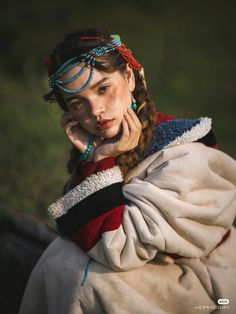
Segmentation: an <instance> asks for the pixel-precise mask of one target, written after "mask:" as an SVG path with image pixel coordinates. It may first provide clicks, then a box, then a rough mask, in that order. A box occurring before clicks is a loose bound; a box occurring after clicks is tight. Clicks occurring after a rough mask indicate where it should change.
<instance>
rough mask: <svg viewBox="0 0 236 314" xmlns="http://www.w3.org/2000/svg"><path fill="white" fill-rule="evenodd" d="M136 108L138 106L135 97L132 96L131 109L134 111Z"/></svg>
mask: <svg viewBox="0 0 236 314" xmlns="http://www.w3.org/2000/svg"><path fill="white" fill-rule="evenodd" d="M137 108H138V105H137V104H136V99H135V98H134V96H133V98H132V109H133V110H134V111H136V110H137Z"/></svg>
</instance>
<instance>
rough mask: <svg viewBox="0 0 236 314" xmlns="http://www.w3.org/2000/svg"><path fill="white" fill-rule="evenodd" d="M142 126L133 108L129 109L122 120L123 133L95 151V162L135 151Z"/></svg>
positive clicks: (106, 141) (105, 141)
mask: <svg viewBox="0 0 236 314" xmlns="http://www.w3.org/2000/svg"><path fill="white" fill-rule="evenodd" d="M141 131H142V124H141V122H140V121H139V119H138V117H137V115H136V114H135V112H134V111H133V109H132V108H128V110H127V112H126V113H125V114H124V117H123V120H122V133H121V135H119V137H118V138H117V136H116V137H115V138H112V139H110V140H104V141H103V142H102V144H101V145H100V146H98V147H97V148H96V150H95V155H94V161H98V160H100V159H103V158H106V157H109V156H114V157H115V156H119V155H121V154H123V153H125V152H128V151H130V150H132V149H134V148H135V147H136V146H137V145H138V142H139V138H140V134H141Z"/></svg>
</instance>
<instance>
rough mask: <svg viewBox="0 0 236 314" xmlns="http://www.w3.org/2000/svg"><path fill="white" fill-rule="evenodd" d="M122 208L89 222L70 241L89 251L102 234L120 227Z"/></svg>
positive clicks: (123, 206)
mask: <svg viewBox="0 0 236 314" xmlns="http://www.w3.org/2000/svg"><path fill="white" fill-rule="evenodd" d="M124 208H125V205H122V206H119V207H117V208H114V209H112V211H109V212H107V213H105V214H103V215H101V216H99V217H98V218H96V219H94V220H92V221H90V222H89V223H88V224H87V225H85V226H84V227H82V228H81V229H80V230H78V231H77V232H76V233H74V234H73V235H72V236H71V237H70V239H71V240H72V241H73V242H74V243H76V244H77V245H78V246H79V247H80V248H81V249H82V250H84V251H89V250H91V249H92V248H93V247H94V245H95V244H96V243H97V242H98V241H99V239H100V238H101V236H102V234H103V233H104V232H107V231H113V230H116V229H118V228H119V227H120V225H121V223H122V218H123V212H124Z"/></svg>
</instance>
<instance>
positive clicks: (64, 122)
mask: <svg viewBox="0 0 236 314" xmlns="http://www.w3.org/2000/svg"><path fill="white" fill-rule="evenodd" d="M61 126H62V128H63V129H64V130H65V132H66V134H67V136H68V138H69V140H70V141H71V143H72V144H73V145H74V146H75V147H76V148H77V149H78V150H79V151H80V152H81V153H82V154H84V153H85V151H86V149H87V146H88V142H89V132H87V131H86V130H85V129H84V128H82V127H81V126H80V125H79V123H78V121H76V120H75V119H74V117H73V115H72V114H71V113H70V112H64V113H63V115H62V118H61ZM100 142H101V139H99V138H98V137H97V138H95V140H94V145H93V147H92V150H91V152H90V154H89V158H88V161H91V160H93V157H94V151H95V148H96V147H97V145H99V144H100Z"/></svg>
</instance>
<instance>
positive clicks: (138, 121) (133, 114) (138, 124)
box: [128, 107, 142, 128]
mask: <svg viewBox="0 0 236 314" xmlns="http://www.w3.org/2000/svg"><path fill="white" fill-rule="evenodd" d="M128 113H129V115H130V117H131V118H132V120H133V122H134V123H135V125H136V127H138V128H140V127H142V124H141V122H140V120H139V118H138V116H137V114H136V113H135V112H134V110H133V109H132V108H131V107H130V108H128Z"/></svg>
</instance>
